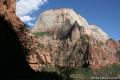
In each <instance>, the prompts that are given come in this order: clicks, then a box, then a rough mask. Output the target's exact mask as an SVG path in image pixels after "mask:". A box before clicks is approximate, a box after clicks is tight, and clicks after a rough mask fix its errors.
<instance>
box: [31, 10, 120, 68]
mask: <svg viewBox="0 0 120 80" xmlns="http://www.w3.org/2000/svg"><path fill="white" fill-rule="evenodd" d="M31 32H32V33H33V34H34V35H35V37H37V38H38V41H39V48H40V49H41V52H40V53H41V54H40V56H41V57H42V58H43V60H44V62H45V63H43V65H42V66H45V65H46V64H48V65H51V66H52V67H56V66H57V67H68V66H69V67H90V68H92V69H93V68H100V67H104V66H109V65H112V64H114V63H115V64H119V63H120V56H119V54H120V53H119V51H120V44H119V42H118V41H114V40H113V39H110V37H109V36H108V35H107V34H106V33H105V32H104V31H102V30H101V29H100V28H99V27H97V26H95V25H89V24H88V22H87V20H86V19H85V18H83V17H82V16H80V15H78V14H77V13H75V11H73V10H72V9H66V8H63V9H55V10H47V11H45V12H43V13H42V14H41V15H40V17H39V18H38V20H37V22H36V26H35V27H34V28H33V29H32V30H31Z"/></svg>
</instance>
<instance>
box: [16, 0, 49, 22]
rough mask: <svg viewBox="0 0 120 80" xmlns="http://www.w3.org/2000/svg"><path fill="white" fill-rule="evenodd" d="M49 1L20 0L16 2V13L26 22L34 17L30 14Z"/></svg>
mask: <svg viewBox="0 0 120 80" xmlns="http://www.w3.org/2000/svg"><path fill="white" fill-rule="evenodd" d="M45 3H47V0H18V1H17V3H16V14H17V15H18V16H19V17H20V18H21V19H22V20H23V21H25V22H28V21H31V20H33V19H34V18H32V17H31V16H30V14H32V13H33V12H34V11H36V10H39V7H40V6H42V5H44V4H45Z"/></svg>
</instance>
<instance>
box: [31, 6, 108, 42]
mask: <svg viewBox="0 0 120 80" xmlns="http://www.w3.org/2000/svg"><path fill="white" fill-rule="evenodd" d="M75 21H77V22H78V24H79V25H80V26H83V27H84V34H87V35H90V36H92V37H94V38H95V39H96V40H100V41H103V42H104V41H106V39H109V36H108V35H107V34H106V33H105V32H103V31H102V30H101V29H100V28H99V27H97V26H95V25H89V24H88V22H87V21H86V19H85V18H83V17H82V16H80V15H78V14H77V13H76V12H75V11H74V10H72V9H68V8H63V9H55V10H47V11H45V12H43V13H42V14H41V15H40V17H39V19H38V20H37V23H36V25H35V27H34V28H33V29H32V30H31V32H32V33H34V32H41V31H43V32H44V31H50V30H53V31H54V29H56V28H60V27H64V29H65V28H66V27H68V26H69V24H70V25H73V24H74V23H75ZM67 22H69V24H67ZM66 25H68V26H66Z"/></svg>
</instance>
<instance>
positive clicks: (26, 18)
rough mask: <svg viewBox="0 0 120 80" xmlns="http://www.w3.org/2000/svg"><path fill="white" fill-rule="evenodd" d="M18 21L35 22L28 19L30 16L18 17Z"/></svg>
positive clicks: (32, 18)
mask: <svg viewBox="0 0 120 80" xmlns="http://www.w3.org/2000/svg"><path fill="white" fill-rule="evenodd" d="M20 19H21V20H22V21H23V22H29V21H31V20H35V17H30V16H28V15H27V16H20Z"/></svg>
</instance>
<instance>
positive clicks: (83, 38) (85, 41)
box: [80, 35, 88, 45]
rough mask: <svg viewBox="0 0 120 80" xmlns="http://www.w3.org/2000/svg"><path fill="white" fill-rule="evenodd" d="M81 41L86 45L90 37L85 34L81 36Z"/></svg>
mask: <svg viewBox="0 0 120 80" xmlns="http://www.w3.org/2000/svg"><path fill="white" fill-rule="evenodd" d="M80 41H81V43H82V45H86V44H88V37H87V36H86V35H83V36H81V37H80Z"/></svg>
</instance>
